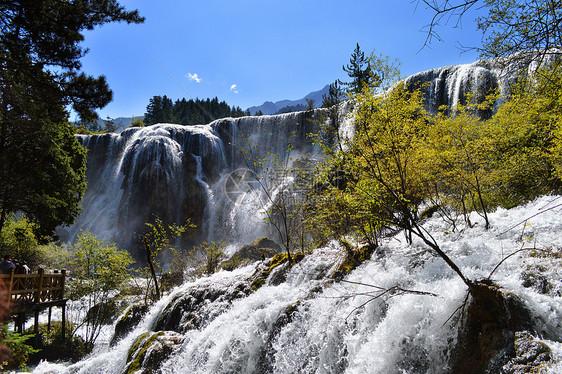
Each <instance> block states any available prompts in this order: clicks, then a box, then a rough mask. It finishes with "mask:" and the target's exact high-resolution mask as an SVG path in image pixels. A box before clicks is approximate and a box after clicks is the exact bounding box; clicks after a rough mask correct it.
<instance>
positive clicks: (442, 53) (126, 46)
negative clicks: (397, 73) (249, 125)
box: [82, 0, 481, 118]
mask: <svg viewBox="0 0 562 374" xmlns="http://www.w3.org/2000/svg"><path fill="white" fill-rule="evenodd" d="M120 3H121V4H122V5H124V6H125V7H126V8H127V9H138V10H139V11H140V13H141V14H142V15H143V16H144V17H146V21H145V23H143V24H139V25H127V24H124V23H123V24H109V25H104V26H102V27H101V28H97V29H95V30H93V31H90V32H87V33H86V34H85V38H86V40H85V42H84V43H83V46H84V47H87V48H89V53H88V54H87V55H86V56H85V57H84V58H83V60H82V61H83V70H84V71H85V72H86V73H88V74H91V75H96V76H97V75H105V76H106V77H107V80H108V82H109V85H110V87H111V89H112V90H113V92H114V99H113V102H111V103H110V104H109V105H107V106H106V107H105V108H104V109H102V110H100V111H99V114H100V116H101V117H102V118H106V117H108V116H109V117H111V118H115V117H121V116H122V117H130V116H141V115H143V114H144V112H145V110H146V105H147V104H148V101H149V99H150V98H151V97H152V96H154V95H167V96H168V97H170V98H172V99H173V100H175V99H179V98H183V97H185V98H187V99H189V98H197V97H198V98H207V97H211V98H212V97H215V96H217V97H218V98H219V100H224V101H226V102H227V103H228V104H229V105H235V106H240V107H241V108H242V109H246V108H247V107H249V106H253V105H261V104H262V103H263V102H264V101H266V100H269V101H278V100H283V99H291V100H296V99H300V98H302V97H304V96H305V95H306V94H308V93H309V92H312V91H316V90H320V89H321V88H322V87H324V86H325V85H326V84H328V83H331V82H333V81H334V80H335V79H342V80H345V79H346V78H347V77H346V74H345V72H343V71H342V65H344V64H347V63H348V62H349V58H350V55H351V53H352V52H353V49H354V48H355V44H356V43H359V45H360V46H361V49H362V50H363V51H365V52H366V54H368V53H370V52H371V51H372V50H373V49H374V50H376V53H377V54H383V55H385V56H390V57H391V58H396V59H399V60H400V61H401V63H402V68H401V70H402V74H403V75H404V76H407V75H410V74H413V73H416V72H419V71H423V70H427V69H431V68H434V67H440V66H446V65H453V64H460V63H468V62H473V61H475V60H476V59H477V58H478V53H476V52H468V53H466V52H465V53H462V54H461V51H460V49H459V43H461V44H462V45H464V46H474V47H478V46H480V45H481V34H480V32H479V31H478V30H476V24H475V22H474V18H475V17H476V13H474V12H472V13H469V14H468V15H467V16H466V17H465V18H464V20H463V24H462V27H460V28H458V27H457V28H455V27H454V26H455V24H456V20H450V21H449V24H448V25H446V24H443V25H442V26H441V27H440V28H439V29H438V31H439V32H440V35H441V37H442V38H443V39H444V41H442V42H438V41H434V42H433V43H431V45H430V47H429V48H428V47H426V48H424V49H421V48H422V46H423V44H424V41H425V38H426V34H425V33H424V32H423V31H421V30H422V29H423V27H424V26H425V25H427V24H428V23H429V21H430V18H431V12H429V11H428V10H427V9H425V8H424V7H423V6H422V5H419V6H417V7H416V3H415V2H412V1H411V0H387V1H384V0H348V1H346V2H343V1H335V0H282V1H281V0H236V1H234V0H198V1H192V0H160V1H154V0H121V1H120ZM420 49H421V51H420Z"/></svg>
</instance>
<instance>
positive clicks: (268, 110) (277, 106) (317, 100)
mask: <svg viewBox="0 0 562 374" xmlns="http://www.w3.org/2000/svg"><path fill="white" fill-rule="evenodd" d="M329 87H330V85H328V84H327V85H326V86H325V87H324V88H322V89H321V90H319V91H314V92H311V93H309V94H308V95H306V96H305V97H303V98H302V99H299V100H281V101H277V102H275V103H273V102H271V101H266V102H265V103H263V104H262V105H260V106H251V107H249V108H248V110H249V111H250V114H251V115H254V114H256V112H258V111H260V110H261V112H262V113H263V114H275V113H277V112H279V111H280V110H281V109H283V108H285V107H290V106H296V105H305V106H306V104H307V103H306V99H309V100H314V107H315V108H319V107H321V106H322V95H326V94H327V93H328V88H329Z"/></svg>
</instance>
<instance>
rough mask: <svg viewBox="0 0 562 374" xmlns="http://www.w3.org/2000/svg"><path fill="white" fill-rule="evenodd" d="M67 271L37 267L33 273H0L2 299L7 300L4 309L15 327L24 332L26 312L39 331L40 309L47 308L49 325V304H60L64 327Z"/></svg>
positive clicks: (50, 305)
mask: <svg viewBox="0 0 562 374" xmlns="http://www.w3.org/2000/svg"><path fill="white" fill-rule="evenodd" d="M65 279H66V271H65V270H62V271H61V272H60V273H45V271H44V270H43V269H39V271H38V272H37V273H36V274H15V273H14V271H13V270H12V272H11V273H10V274H0V282H2V283H3V287H2V291H0V292H1V293H3V295H2V300H5V302H7V304H8V305H7V309H8V311H9V313H10V315H12V316H16V318H15V319H14V321H15V323H16V329H17V331H18V332H19V333H23V324H24V323H25V320H26V314H28V313H33V314H34V317H35V320H34V323H35V325H34V327H35V333H36V334H37V333H38V332H39V313H40V312H41V311H42V310H45V309H47V308H48V309H49V327H50V324H51V308H52V307H53V306H59V307H61V308H62V331H63V338H64V331H65V327H66V326H65V324H66V323H65V319H66V316H65V310H66V302H67V301H68V299H65V298H64V282H65Z"/></svg>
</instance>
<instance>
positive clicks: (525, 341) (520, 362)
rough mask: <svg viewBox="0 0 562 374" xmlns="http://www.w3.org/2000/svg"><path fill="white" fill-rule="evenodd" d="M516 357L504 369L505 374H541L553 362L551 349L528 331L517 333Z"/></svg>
mask: <svg viewBox="0 0 562 374" xmlns="http://www.w3.org/2000/svg"><path fill="white" fill-rule="evenodd" d="M514 349H515V357H514V358H513V359H511V360H510V361H509V362H508V363H507V365H505V366H504V367H503V370H504V373H505V374H524V373H540V372H541V370H542V369H544V368H545V366H547V365H548V364H549V363H550V361H551V358H552V356H551V351H550V348H549V347H548V346H547V345H546V344H544V343H542V342H540V341H538V340H535V337H534V336H533V335H531V334H530V333H529V332H527V331H521V332H516V333H515V343H514Z"/></svg>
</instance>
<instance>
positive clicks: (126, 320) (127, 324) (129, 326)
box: [110, 301, 149, 345]
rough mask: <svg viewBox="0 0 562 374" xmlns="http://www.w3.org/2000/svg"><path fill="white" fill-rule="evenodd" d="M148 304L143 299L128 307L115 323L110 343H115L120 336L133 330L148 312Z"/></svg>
mask: <svg viewBox="0 0 562 374" xmlns="http://www.w3.org/2000/svg"><path fill="white" fill-rule="evenodd" d="M148 309H149V305H148V304H147V303H145V302H144V301H139V302H137V303H135V304H133V305H131V306H130V307H129V309H127V311H126V312H125V314H124V315H123V316H122V317H121V318H120V319H119V321H117V323H116V324H115V332H114V333H113V337H112V338H111V342H110V345H115V343H117V342H118V341H119V340H120V339H121V338H123V337H124V336H125V335H127V334H128V333H129V332H131V331H133V329H134V328H135V326H137V325H138V324H139V322H140V321H141V320H142V318H143V317H144V316H145V315H146V313H147V312H148Z"/></svg>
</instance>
